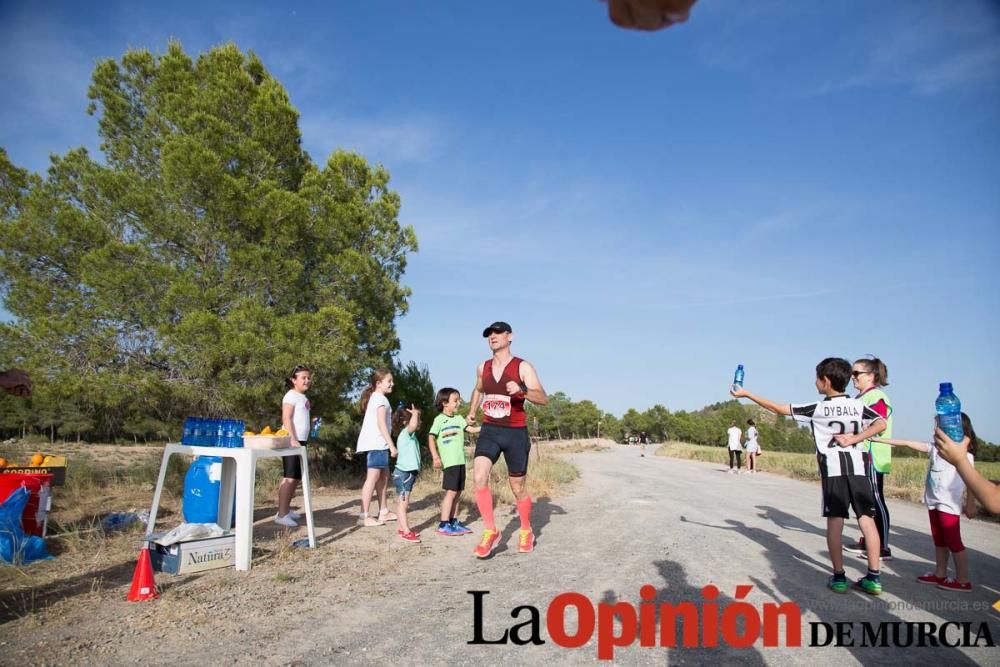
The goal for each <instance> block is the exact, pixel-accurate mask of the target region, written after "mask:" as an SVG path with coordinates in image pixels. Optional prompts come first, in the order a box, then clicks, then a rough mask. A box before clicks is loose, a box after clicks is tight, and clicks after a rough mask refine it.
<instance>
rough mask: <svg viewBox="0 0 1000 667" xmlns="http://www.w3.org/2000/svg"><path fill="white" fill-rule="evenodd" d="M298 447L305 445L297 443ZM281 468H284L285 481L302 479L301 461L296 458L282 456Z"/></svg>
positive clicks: (304, 444)
mask: <svg viewBox="0 0 1000 667" xmlns="http://www.w3.org/2000/svg"><path fill="white" fill-rule="evenodd" d="M299 445H300V446H302V447H305V446H306V443H304V442H302V441H301V440H300V441H299ZM281 467H282V468H284V473H283V474H284V476H285V479H297V480H301V479H302V459H301V458H299V457H298V456H282V457H281Z"/></svg>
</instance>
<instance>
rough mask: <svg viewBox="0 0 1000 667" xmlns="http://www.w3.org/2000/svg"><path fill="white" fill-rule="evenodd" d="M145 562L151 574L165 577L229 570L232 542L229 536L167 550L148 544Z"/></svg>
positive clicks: (169, 547) (233, 560)
mask: <svg viewBox="0 0 1000 667" xmlns="http://www.w3.org/2000/svg"><path fill="white" fill-rule="evenodd" d="M149 559H150V561H152V563H153V569H154V570H155V571H157V572H166V573H168V574H188V573H190V572H202V571H204V570H215V569H217V568H220V567H232V566H233V564H234V563H235V562H236V539H235V537H234V536H233V535H223V536H222V537H209V538H207V539H204V540H191V541H190V542H177V543H176V544H171V545H169V546H163V545H162V544H158V543H156V542H150V543H149Z"/></svg>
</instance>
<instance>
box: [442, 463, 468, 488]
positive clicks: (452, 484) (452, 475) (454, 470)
mask: <svg viewBox="0 0 1000 667" xmlns="http://www.w3.org/2000/svg"><path fill="white" fill-rule="evenodd" d="M441 488H442V489H444V490H445V491H464V490H465V464H464V463H462V464H460V465H457V466H448V467H447V468H445V469H444V478H443V479H442V480H441Z"/></svg>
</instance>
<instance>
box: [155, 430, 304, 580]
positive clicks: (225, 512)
mask: <svg viewBox="0 0 1000 667" xmlns="http://www.w3.org/2000/svg"><path fill="white" fill-rule="evenodd" d="M172 454H187V455H189V456H219V457H222V480H221V486H220V488H219V525H220V526H222V527H223V528H229V527H230V526H229V523H230V521H231V517H232V516H233V487H234V485H235V487H236V535H235V541H236V569H237V570H242V571H244V572H246V571H248V570H249V569H250V554H251V552H252V548H253V498H254V487H255V485H256V475H257V461H258V460H259V459H268V458H274V457H284V456H298V457H300V458H301V461H302V497H303V500H304V502H305V516H306V529H307V531H308V533H309V547H310V548H312V549H315V548H316V530H315V527H314V526H313V515H312V495H311V492H310V487H309V465H308V462H307V460H306V448H305V447H286V448H284V449H250V448H248V447H196V446H193V445H182V444H179V443H168V444H167V446H166V447H164V449H163V460H162V461H161V462H160V476H159V478H158V479H157V480H156V491H155V492H154V493H153V506H152V507H151V508H150V509H149V524H148V525H147V527H146V540H147V541H148V540H150V539H151V538H152V535H153V527H154V526H155V525H156V512H157V510H159V508H160V494H161V493H162V492H163V480H164V478H166V476H167V461H168V460H169V459H170V456H171V455H172Z"/></svg>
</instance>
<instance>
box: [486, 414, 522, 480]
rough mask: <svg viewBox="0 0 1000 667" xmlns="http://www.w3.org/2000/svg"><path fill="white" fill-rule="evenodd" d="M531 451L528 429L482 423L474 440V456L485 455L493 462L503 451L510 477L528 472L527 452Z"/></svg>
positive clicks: (520, 475)
mask: <svg viewBox="0 0 1000 667" xmlns="http://www.w3.org/2000/svg"><path fill="white" fill-rule="evenodd" d="M530 452H531V438H530V437H528V429H527V428H524V427H521V428H509V427H506V426H497V425H496V424H483V430H482V431H480V432H479V438H478V439H477V440H476V454H475V455H476V456H485V457H486V458H488V459H489V460H490V461H492V462H493V463H496V462H497V459H499V458H500V454H501V453H503V460H504V461H505V462H506V463H507V473H508V474H509V475H510V476H511V477H524V476H525V475H526V474H527V472H528V454H529V453H530Z"/></svg>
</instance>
